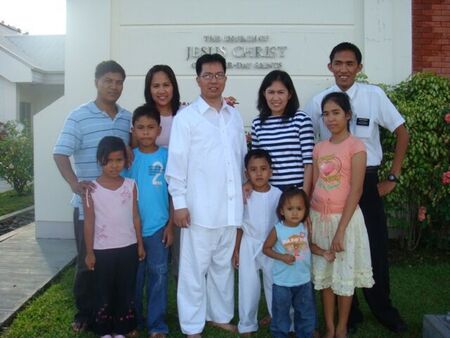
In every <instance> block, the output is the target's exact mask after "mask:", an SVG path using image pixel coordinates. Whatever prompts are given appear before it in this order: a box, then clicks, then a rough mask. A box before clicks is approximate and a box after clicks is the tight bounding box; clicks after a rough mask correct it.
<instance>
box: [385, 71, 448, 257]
mask: <svg viewBox="0 0 450 338" xmlns="http://www.w3.org/2000/svg"><path fill="white" fill-rule="evenodd" d="M384 88H385V90H386V92H387V94H388V96H389V97H390V99H391V100H392V102H393V103H394V105H395V106H396V107H397V109H398V110H399V111H400V113H401V114H402V115H403V117H404V118H405V120H406V127H407V129H408V131H409V134H410V140H409V146H408V151H407V154H406V157H405V160H404V162H403V169H402V174H401V176H400V183H399V184H397V186H396V187H395V189H394V191H393V192H391V193H390V194H389V195H387V197H386V199H385V201H386V205H387V207H386V211H387V214H388V219H389V223H390V224H392V225H394V226H400V227H403V228H404V229H406V232H405V233H406V235H405V238H404V240H405V243H406V244H407V246H408V248H410V249H414V248H415V247H416V246H417V245H418V244H419V242H420V240H421V238H426V239H427V241H428V242H427V244H429V245H433V246H439V247H448V245H449V244H450V208H449V205H450V80H449V79H448V78H445V77H441V76H437V75H433V74H429V73H417V74H414V75H413V76H411V77H410V78H409V79H408V80H406V81H404V82H401V83H400V84H398V85H396V86H393V87H387V86H385V87H384ZM395 142H396V138H395V136H394V135H393V134H391V133H389V132H386V131H385V130H383V131H382V145H383V151H384V159H383V164H382V170H381V172H380V176H381V178H384V177H386V176H387V174H388V173H389V171H390V168H391V166H392V160H393V156H394V152H395ZM424 231H425V232H426V234H427V236H422V234H423V232H424Z"/></svg>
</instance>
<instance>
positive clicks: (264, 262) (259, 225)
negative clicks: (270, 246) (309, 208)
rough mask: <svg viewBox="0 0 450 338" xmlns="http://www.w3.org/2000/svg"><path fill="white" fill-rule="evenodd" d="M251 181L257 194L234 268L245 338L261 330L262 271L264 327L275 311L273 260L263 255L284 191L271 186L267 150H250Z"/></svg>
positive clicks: (238, 243) (239, 241)
mask: <svg viewBox="0 0 450 338" xmlns="http://www.w3.org/2000/svg"><path fill="white" fill-rule="evenodd" d="M244 162H245V169H246V175H247V178H248V180H249V182H250V184H251V186H252V189H253V192H252V193H251V195H250V197H249V198H248V199H247V201H246V204H245V207H244V218H243V224H242V227H241V228H240V229H238V231H237V235H236V244H235V248H234V252H233V258H232V259H233V265H234V267H235V268H236V269H239V324H238V330H239V333H240V334H241V335H242V336H250V335H251V333H252V332H256V331H257V330H258V321H257V314H258V304H259V298H260V296H261V282H260V276H259V270H261V271H262V274H263V284H264V295H265V297H266V304H267V309H268V310H269V314H270V316H269V317H266V318H264V319H263V320H262V321H261V324H264V325H268V324H269V323H270V319H271V315H272V313H271V311H272V259H271V258H269V257H267V256H266V255H264V254H263V252H262V247H263V244H264V241H265V239H266V238H267V235H268V234H269V232H270V230H271V229H272V228H273V227H274V225H275V223H276V222H277V221H278V219H277V215H276V207H277V204H278V200H279V198H280V195H281V190H279V189H278V188H276V187H273V186H271V185H270V183H269V179H270V177H271V176H272V168H271V166H272V159H271V158H270V155H269V153H268V152H267V151H265V150H263V149H253V150H250V151H249V152H248V153H247V155H246V156H245V160H244Z"/></svg>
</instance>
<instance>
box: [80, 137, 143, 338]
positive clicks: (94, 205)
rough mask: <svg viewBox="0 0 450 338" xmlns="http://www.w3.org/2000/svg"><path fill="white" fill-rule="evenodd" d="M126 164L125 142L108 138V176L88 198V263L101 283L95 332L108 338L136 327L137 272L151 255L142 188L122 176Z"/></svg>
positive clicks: (102, 153)
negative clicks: (142, 217)
mask: <svg viewBox="0 0 450 338" xmlns="http://www.w3.org/2000/svg"><path fill="white" fill-rule="evenodd" d="M126 160H127V153H126V148H125V144H124V143H123V141H122V140H121V139H120V138H118V137H115V136H107V137H104V138H103V139H102V140H101V141H100V143H99V145H98V149H97V161H98V163H99V164H100V165H101V166H102V174H101V175H100V177H98V178H97V179H96V180H95V181H94V182H93V183H94V185H95V188H94V189H93V190H91V191H88V192H87V193H86V196H85V198H84V210H85V219H84V237H85V242H86V259H85V262H86V265H87V267H88V269H90V270H94V280H95V299H93V302H94V310H95V312H94V324H93V331H94V332H95V333H96V334H98V335H100V336H101V337H103V338H111V337H115V338H124V337H125V334H127V333H129V332H130V331H132V330H134V329H135V327H136V318H135V306H134V292H135V285H136V269H137V264H138V258H139V259H140V260H142V259H143V258H144V256H145V252H144V247H143V244H142V237H141V224H140V220H139V214H138V209H137V204H136V195H137V192H136V186H135V183H134V181H133V180H132V179H129V178H123V177H122V176H120V173H121V171H122V170H123V168H124V166H125V163H126Z"/></svg>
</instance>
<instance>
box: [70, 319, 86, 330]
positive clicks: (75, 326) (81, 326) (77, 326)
mask: <svg viewBox="0 0 450 338" xmlns="http://www.w3.org/2000/svg"><path fill="white" fill-rule="evenodd" d="M71 326H72V330H73V332H76V333H80V332H83V331H85V330H86V328H87V323H86V322H82V321H79V320H74V321H73V322H72V324H71Z"/></svg>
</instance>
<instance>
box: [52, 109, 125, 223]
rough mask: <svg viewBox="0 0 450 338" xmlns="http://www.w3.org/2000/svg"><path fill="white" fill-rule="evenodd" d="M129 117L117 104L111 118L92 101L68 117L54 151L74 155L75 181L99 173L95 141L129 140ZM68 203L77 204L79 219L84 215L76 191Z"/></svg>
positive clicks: (92, 176) (87, 179) (83, 179)
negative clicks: (76, 178) (116, 138)
mask: <svg viewBox="0 0 450 338" xmlns="http://www.w3.org/2000/svg"><path fill="white" fill-rule="evenodd" d="M130 120H131V113H130V112H129V111H127V110H125V109H123V108H121V107H119V106H117V114H116V116H115V117H114V119H111V117H110V116H109V115H108V114H107V113H105V112H103V111H101V110H100V109H99V108H98V107H97V106H96V104H95V102H93V101H91V102H89V103H86V104H83V105H81V106H80V107H78V108H77V109H75V110H74V111H72V112H71V113H70V114H69V116H68V117H67V119H66V121H65V122H64V127H63V129H62V131H61V133H60V134H59V137H58V141H57V142H56V145H55V147H54V148H53V154H58V155H66V156H73V159H74V167H75V168H74V169H75V170H74V171H75V175H76V176H77V177H78V181H93V180H95V179H96V178H97V177H98V176H100V174H101V167H100V166H99V165H98V163H97V158H96V155H97V146H98V143H99V142H100V140H101V139H102V138H103V137H105V136H118V137H120V138H121V139H122V140H123V141H124V142H125V144H128V143H129V133H130ZM71 204H72V205H73V206H74V207H75V208H80V219H83V218H84V217H83V211H82V202H81V199H80V197H79V196H78V195H76V194H74V195H73V198H72V201H71Z"/></svg>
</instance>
